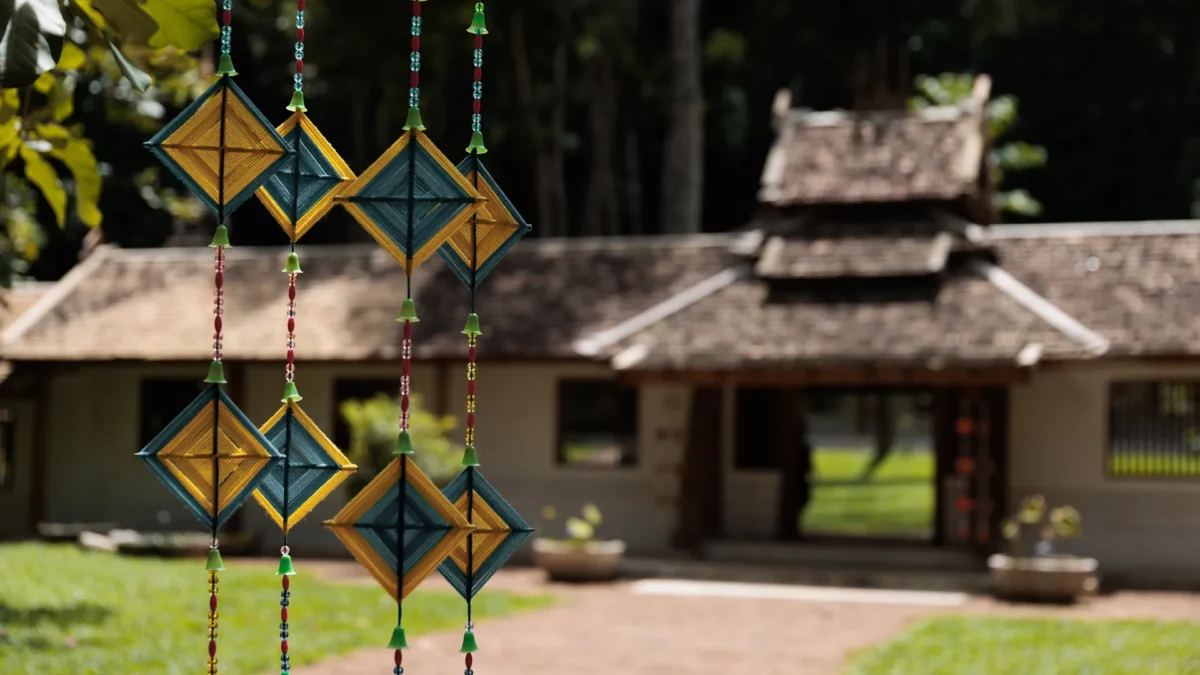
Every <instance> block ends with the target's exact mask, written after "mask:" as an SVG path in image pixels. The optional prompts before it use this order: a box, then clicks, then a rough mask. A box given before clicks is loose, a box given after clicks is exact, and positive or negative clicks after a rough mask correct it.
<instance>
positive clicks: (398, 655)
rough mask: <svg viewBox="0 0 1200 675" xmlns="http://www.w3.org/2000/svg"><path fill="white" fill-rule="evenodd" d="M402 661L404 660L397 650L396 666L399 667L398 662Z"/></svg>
mask: <svg viewBox="0 0 1200 675" xmlns="http://www.w3.org/2000/svg"><path fill="white" fill-rule="evenodd" d="M403 660H404V656H403V655H402V654H401V653H400V650H399V649H397V650H396V665H398V666H399V665H401V663H400V662H401V661H403Z"/></svg>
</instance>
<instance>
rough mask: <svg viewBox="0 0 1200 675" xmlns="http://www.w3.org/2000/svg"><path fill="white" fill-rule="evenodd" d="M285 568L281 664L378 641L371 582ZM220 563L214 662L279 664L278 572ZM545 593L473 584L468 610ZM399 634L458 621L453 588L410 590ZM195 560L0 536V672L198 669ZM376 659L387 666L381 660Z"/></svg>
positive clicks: (379, 617)
mask: <svg viewBox="0 0 1200 675" xmlns="http://www.w3.org/2000/svg"><path fill="white" fill-rule="evenodd" d="M296 566H297V570H298V572H299V574H298V575H297V576H295V577H292V604H291V607H289V610H290V617H289V619H290V624H291V627H290V632H291V637H290V643H291V646H292V665H293V667H294V668H299V667H302V666H304V665H305V664H311V663H313V662H315V661H317V660H319V659H322V658H327V657H329V656H333V655H336V654H339V653H344V652H348V651H351V650H355V649H359V648H363V647H379V646H383V645H386V644H387V640H388V638H389V637H391V631H392V627H393V626H395V625H396V605H395V603H394V602H392V600H391V598H389V597H388V596H387V595H386V594H385V593H384V592H383V591H382V590H381V589H380V588H379V587H377V586H374V585H360V584H329V583H324V582H321V581H319V580H318V579H316V578H314V577H313V576H311V575H305V573H304V560H303V559H302V558H300V559H298V560H297V563H296ZM226 567H227V568H228V569H227V570H226V571H224V572H222V573H221V590H220V612H219V614H220V629H219V637H218V640H217V642H218V645H219V651H218V654H217V658H218V659H219V663H220V671H221V672H223V673H236V674H237V675H255V674H257V673H268V672H271V671H272V670H274V671H275V672H278V671H279V668H278V664H279V591H280V582H279V578H278V577H276V576H275V575H274V570H273V569H272V568H268V567H264V566H262V565H246V564H243V565H239V564H238V560H236V559H230V560H226ZM551 601H552V600H551V598H549V597H546V596H538V597H532V596H520V595H512V594H506V593H501V592H498V591H497V592H485V593H483V594H481V595H480V596H479V597H478V599H477V600H476V602H475V603H474V608H475V613H476V616H478V617H479V618H480V619H484V618H486V617H495V616H497V615H501V614H506V613H510V612H515V611H523V610H529V609H534V608H538V607H543V606H545V605H547V604H549V603H550V602H551ZM404 609H405V628H407V629H408V635H409V637H410V639H411V638H412V637H413V636H419V635H423V634H427V633H430V632H433V631H444V630H461V628H462V624H463V622H464V611H465V610H464V605H463V601H462V599H461V598H460V597H459V596H458V595H457V594H454V593H453V592H450V591H446V592H442V591H417V592H416V593H414V594H413V595H412V596H410V597H409V598H408V599H407V600H405V603H404ZM207 614H208V591H207V576H206V574H205V572H204V561H203V560H169V561H168V560H156V559H148V558H125V557H118V556H114V555H110V554H105V553H89V552H83V551H80V550H79V549H77V548H75V547H73V546H49V545H44V544H14V545H3V546H0V629H2V631H3V634H0V673H4V675H34V674H36V675H79V674H81V673H112V674H113V675H117V674H121V675H125V674H128V675H135V674H136V675H141V674H143V673H144V674H145V675H151V674H153V675H173V674H176V673H179V674H184V673H186V674H188V675H191V674H193V673H198V672H203V671H204V667H205V663H206V659H207V656H208V654H207V637H206V631H207ZM380 668H384V669H386V670H387V671H388V672H391V668H390V666H387V664H382V665H381V666H380Z"/></svg>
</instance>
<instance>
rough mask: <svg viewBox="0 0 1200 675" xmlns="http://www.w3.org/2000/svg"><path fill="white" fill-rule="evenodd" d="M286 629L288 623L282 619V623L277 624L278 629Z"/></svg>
mask: <svg viewBox="0 0 1200 675" xmlns="http://www.w3.org/2000/svg"><path fill="white" fill-rule="evenodd" d="M287 629H288V625H287V622H286V621H284V622H283V623H281V624H279V630H287Z"/></svg>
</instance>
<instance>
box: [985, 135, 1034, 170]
mask: <svg viewBox="0 0 1200 675" xmlns="http://www.w3.org/2000/svg"><path fill="white" fill-rule="evenodd" d="M994 155H995V165H996V166H997V167H999V168H1000V169H1002V170H1004V171H1024V170H1026V169H1039V168H1041V167H1043V166H1045V165H1046V148H1043V147H1042V146H1040V145H1033V144H1032V143H1025V142H1024V141H1014V142H1012V143H1009V144H1007V145H1004V146H1002V147H999V148H996V150H995V151H994Z"/></svg>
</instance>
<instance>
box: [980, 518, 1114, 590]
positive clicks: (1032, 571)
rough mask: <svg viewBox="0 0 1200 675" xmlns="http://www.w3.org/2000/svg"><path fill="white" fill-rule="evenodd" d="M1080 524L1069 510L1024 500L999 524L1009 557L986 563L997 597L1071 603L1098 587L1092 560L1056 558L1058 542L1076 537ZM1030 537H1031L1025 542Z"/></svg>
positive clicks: (1005, 556)
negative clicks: (1007, 546)
mask: <svg viewBox="0 0 1200 675" xmlns="http://www.w3.org/2000/svg"><path fill="white" fill-rule="evenodd" d="M1081 524H1082V519H1081V517H1080V515H1079V512H1078V511H1076V510H1075V509H1074V508H1072V507H1070V506H1059V507H1057V508H1054V509H1049V510H1047V509H1046V498H1045V497H1043V496H1042V495H1034V496H1032V497H1027V498H1026V499H1025V500H1024V501H1022V502H1021V507H1020V509H1019V510H1018V511H1017V513H1016V514H1015V515H1014V516H1013V517H1011V518H1009V519H1008V520H1007V521H1005V522H1004V525H1003V528H1004V529H1003V534H1004V538H1005V539H1006V540H1007V541H1008V542H1009V545H1010V546H1011V549H1012V554H1011V555H1005V554H996V555H993V556H991V557H990V558H988V569H989V570H990V571H991V575H992V584H993V585H994V587H995V591H996V593H997V595H999V596H1001V597H1004V598H1010V599H1020V600H1035V601H1043V602H1074V601H1075V600H1077V599H1078V598H1079V597H1080V596H1081V595H1084V594H1088V593H1094V592H1095V591H1096V589H1097V587H1098V586H1099V580H1098V578H1097V570H1098V569H1099V566H1100V565H1099V563H1098V562H1097V561H1096V560H1095V559H1094V558H1083V557H1079V556H1074V555H1065V554H1060V553H1057V552H1056V551H1055V543H1056V542H1057V541H1059V540H1064V539H1073V538H1075V537H1077V536H1079V532H1080V527H1081ZM1030 533H1035V535H1036V536H1035V537H1030V536H1029V534H1030Z"/></svg>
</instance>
